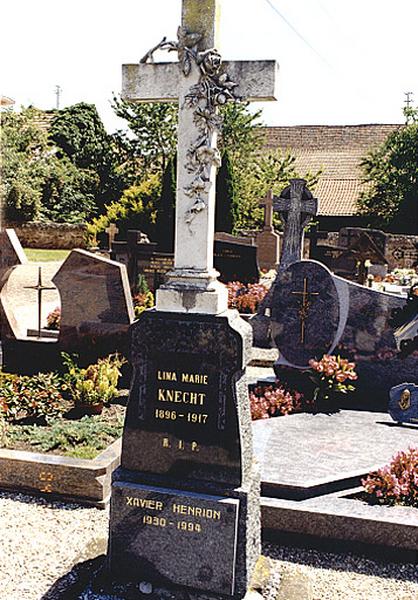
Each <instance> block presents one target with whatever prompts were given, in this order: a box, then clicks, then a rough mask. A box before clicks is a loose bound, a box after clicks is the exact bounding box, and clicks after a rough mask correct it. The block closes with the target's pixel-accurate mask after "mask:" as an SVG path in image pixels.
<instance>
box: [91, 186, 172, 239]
mask: <svg viewBox="0 0 418 600" xmlns="http://www.w3.org/2000/svg"><path fill="white" fill-rule="evenodd" d="M160 190H161V181H160V177H159V175H158V174H154V175H151V176H150V177H148V179H146V180H144V181H143V182H142V183H140V184H139V185H133V186H131V187H130V188H128V189H126V190H125V191H124V192H123V194H122V196H121V198H120V200H118V201H117V202H112V203H111V204H109V205H108V206H106V212H105V213H104V214H103V215H102V216H100V217H97V218H96V219H93V220H92V221H91V223H89V224H88V225H87V235H88V239H89V243H90V244H91V245H97V236H98V235H99V234H101V233H103V232H104V231H105V230H106V228H107V227H108V226H109V224H110V223H117V225H118V228H119V232H120V234H121V235H125V236H126V232H127V230H128V229H140V230H141V231H143V232H144V233H146V234H147V235H149V236H150V237H153V233H154V229H155V221H156V209H155V205H156V202H157V199H158V197H159V194H160Z"/></svg>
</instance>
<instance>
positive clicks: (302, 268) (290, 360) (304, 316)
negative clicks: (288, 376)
mask: <svg viewBox="0 0 418 600" xmlns="http://www.w3.org/2000/svg"><path fill="white" fill-rule="evenodd" d="M272 321H273V323H272V325H273V327H272V329H273V336H274V339H275V342H276V345H277V348H278V349H279V353H280V357H279V363H280V364H290V365H293V366H298V367H307V366H308V364H309V360H310V359H311V358H317V359H320V358H321V357H322V355H323V354H326V353H328V352H329V351H330V350H331V349H332V348H333V346H334V345H335V342H336V339H337V337H336V336H337V333H338V329H339V323H340V300H339V295H338V291H337V288H336V286H335V283H334V281H333V278H332V276H331V273H330V272H329V271H328V269H326V268H325V267H323V266H322V265H320V264H319V263H316V262H314V261H308V260H307V261H300V262H297V263H294V264H293V265H291V266H290V267H288V268H287V269H286V270H285V271H283V272H282V273H279V275H278V277H277V279H276V284H275V291H274V295H273V302H272Z"/></svg>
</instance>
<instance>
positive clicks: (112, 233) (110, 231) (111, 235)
mask: <svg viewBox="0 0 418 600" xmlns="http://www.w3.org/2000/svg"><path fill="white" fill-rule="evenodd" d="M105 231H106V233H107V235H108V245H107V247H108V250H109V252H111V251H112V244H113V242H114V241H115V238H116V236H117V234H118V233H119V229H118V228H117V226H116V225H115V223H109V227H106V229H105Z"/></svg>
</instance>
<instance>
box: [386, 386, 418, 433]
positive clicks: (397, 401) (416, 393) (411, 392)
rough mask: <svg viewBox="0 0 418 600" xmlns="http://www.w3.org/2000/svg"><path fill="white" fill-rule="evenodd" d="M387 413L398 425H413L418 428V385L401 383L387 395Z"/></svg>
mask: <svg viewBox="0 0 418 600" xmlns="http://www.w3.org/2000/svg"><path fill="white" fill-rule="evenodd" d="M389 396H390V400H389V406H388V411H389V414H390V416H391V417H392V419H393V420H394V421H396V422H398V423H415V424H416V425H417V426H418V385H415V384H414V383H401V384H400V385H396V386H394V387H393V388H392V389H391V390H390V393H389Z"/></svg>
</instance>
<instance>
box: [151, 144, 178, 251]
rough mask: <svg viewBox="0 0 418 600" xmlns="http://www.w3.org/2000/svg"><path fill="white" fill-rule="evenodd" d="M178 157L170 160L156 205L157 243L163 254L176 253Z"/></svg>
mask: <svg viewBox="0 0 418 600" xmlns="http://www.w3.org/2000/svg"><path fill="white" fill-rule="evenodd" d="M176 163H177V156H176V155H174V156H173V157H172V158H170V160H169V163H168V165H167V167H166V169H165V171H164V175H163V181H162V189H161V196H160V198H159V200H158V201H157V203H156V209H157V216H156V230H155V241H156V242H157V243H158V246H159V248H160V249H161V250H162V251H163V252H174V229H175V208H176V174H177V169H176Z"/></svg>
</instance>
